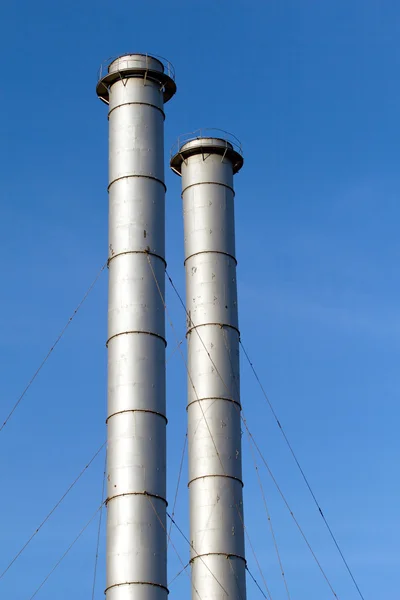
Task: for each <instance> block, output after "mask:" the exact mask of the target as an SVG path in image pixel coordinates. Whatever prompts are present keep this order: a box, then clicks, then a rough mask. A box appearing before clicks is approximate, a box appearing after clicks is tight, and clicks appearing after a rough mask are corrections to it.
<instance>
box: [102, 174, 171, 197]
mask: <svg viewBox="0 0 400 600" xmlns="http://www.w3.org/2000/svg"><path fill="white" fill-rule="evenodd" d="M133 177H143V179H151V180H152V181H157V183H161V185H162V186H163V188H164V190H165V191H167V186H166V185H165V183H164V182H163V181H162V180H161V179H158V177H153V175H144V174H143V173H141V174H140V175H139V174H138V175H137V174H136V173H132V174H131V175H121V177H117V178H116V179H113V180H112V181H111V182H110V183H109V184H108V187H107V191H108V192H109V191H110V187H111V186H112V185H113V183H116V182H117V181H122V179H131V178H133Z"/></svg>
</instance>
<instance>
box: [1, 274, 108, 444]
mask: <svg viewBox="0 0 400 600" xmlns="http://www.w3.org/2000/svg"><path fill="white" fill-rule="evenodd" d="M106 267H107V263H105V264H104V265H103V266H102V267H101V269H100V271H99V272H98V273H97V275H96V277H95V279H94V280H93V281H92V283H91V284H90V286H89V288H88V289H87V290H86V292H85V295H84V296H83V298H82V300H81V301H80V302H79V304H78V306H77V307H76V308H75V310H74V312H73V313H72V315H71V316H70V318H69V319H68V321H67V322H66V324H65V325H64V327H63V329H62V330H61V332H60V334H59V335H58V337H57V339H56V341H55V342H54V343H53V345H52V346H51V348H50V350H49V351H48V352H47V354H46V356H45V357H44V359H43V360H42V362H41V363H40V365H39V367H38V368H37V369H36V371H35V373H34V374H33V376H32V377H31V379H30V380H29V382H28V384H27V386H26V387H25V389H24V390H23V392H22V394H21V395H20V396H19V398H18V399H17V401H16V403H15V404H14V406H13V407H12V409H11V411H10V412H9V414H8V416H7V417H6V419H5V421H3V424H2V425H1V426H0V432H1V431H2V430H3V429H4V427H5V426H6V425H7V423H8V421H9V420H10V419H11V417H12V415H13V414H14V412H15V410H16V408H17V406H18V405H19V403H20V402H21V400H22V399H23V398H24V396H25V394H26V393H27V391H28V390H29V388H30V387H31V385H32V384H33V382H34V381H35V379H36V377H37V376H38V375H39V373H40V371H41V370H42V369H43V367H44V365H45V364H46V362H47V361H48V359H49V358H50V355H51V353H52V352H53V350H54V349H55V347H56V346H57V344H58V343H59V341H60V340H61V338H62V337H63V335H64V333H65V332H66V331H67V329H68V327H69V326H70V325H71V323H72V321H73V319H74V317H75V316H76V314H77V313H78V311H79V309H80V308H81V306H82V304H83V303H84V302H85V300H86V298H87V297H88V296H89V294H90V292H91V291H92V289H93V288H94V286H95V285H96V283H97V281H98V279H99V278H100V275H101V274H102V272H103V271H104V269H105V268H106Z"/></svg>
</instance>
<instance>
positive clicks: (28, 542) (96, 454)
mask: <svg viewBox="0 0 400 600" xmlns="http://www.w3.org/2000/svg"><path fill="white" fill-rule="evenodd" d="M105 445H106V442H104V443H103V444H102V445H101V446H100V448H99V449H98V450H97V451H96V453H95V454H94V455H93V456H92V458H91V459H90V461H89V462H88V463H87V465H85V467H84V468H83V469H82V471H81V472H80V473H79V475H78V476H77V477H76V478H75V479H74V481H73V482H72V483H71V485H70V486H69V487H68V489H67V490H66V491H65V492H64V494H63V495H62V496H61V498H60V499H59V500H58V501H57V502H56V504H55V505H54V506H53V508H52V509H51V511H50V512H49V513H48V514H47V516H46V517H45V518H44V519H43V521H42V522H41V523H40V525H39V527H38V528H37V529H35V531H34V532H33V534H32V535H31V537H30V538H29V539H28V540H27V541H26V542H25V544H24V545H23V546H22V548H21V549H20V550H19V552H17V554H16V555H15V556H14V558H13V559H12V560H11V562H10V563H9V564H8V566H7V567H6V568H5V569H4V571H3V572H2V573H1V575H0V579H3V577H4V575H5V574H6V573H7V571H8V570H9V569H10V567H12V565H13V564H14V563H15V561H16V560H18V558H19V557H20V556H21V554H22V553H23V552H24V550H25V549H26V548H27V547H28V546H29V544H30V543H31V541H32V540H33V538H34V537H35V536H36V535H37V534H38V533H39V531H40V530H41V529H42V527H43V525H45V523H47V521H48V520H49V519H50V517H51V515H52V514H53V513H54V512H55V511H56V510H57V508H58V507H59V506H60V504H61V503H62V501H63V500H64V499H65V498H66V497H67V496H68V494H69V492H70V491H71V490H72V488H73V487H74V486H75V484H76V483H77V482H78V481H79V479H80V478H81V477H82V475H83V474H84V473H85V471H86V470H87V469H88V468H89V467H90V465H91V464H92V462H93V461H94V460H95V458H96V457H97V456H98V455H99V454H100V452H101V451H102V449H103V448H104V446H105Z"/></svg>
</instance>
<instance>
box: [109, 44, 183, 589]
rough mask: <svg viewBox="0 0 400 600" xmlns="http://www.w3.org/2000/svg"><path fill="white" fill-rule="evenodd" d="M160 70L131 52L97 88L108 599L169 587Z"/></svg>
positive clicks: (162, 93)
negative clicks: (104, 227)
mask: <svg viewBox="0 0 400 600" xmlns="http://www.w3.org/2000/svg"><path fill="white" fill-rule="evenodd" d="M152 73H153V75H152ZM154 73H158V75H157V76H156V75H154ZM168 77H169V76H168V74H166V73H165V69H164V66H163V64H162V63H161V62H160V61H159V60H157V59H156V58H152V57H149V56H148V55H133V54H132V55H125V56H123V57H120V58H117V59H116V60H114V61H113V62H112V63H111V65H110V66H109V69H108V70H107V73H106V74H105V75H104V74H103V76H102V79H101V81H100V82H99V84H98V86H97V92H98V95H99V97H100V98H101V99H102V100H105V96H106V100H107V102H109V186H108V191H109V262H108V266H109V301H108V341H107V346H108V417H107V427H108V465H107V479H108V490H107V558H106V560H107V569H106V577H107V583H106V597H107V600H133V598H135V600H166V598H167V594H168V590H167V553H166V549H167V544H166V499H165V498H166V423H167V420H166V415H165V412H166V411H165V346H166V342H165V317H164V306H163V304H162V301H161V298H160V294H159V292H158V290H157V287H156V285H155V282H154V279H153V276H152V273H151V270H150V269H149V260H150V261H151V267H152V269H153V271H154V273H155V275H156V277H157V280H158V284H159V286H160V288H161V290H162V291H163V290H164V279H165V258H164V256H165V234H164V229H165V208H164V204H165V184H164V112H163V107H164V99H165V90H164V89H162V85H161V84H162V83H165V81H166V78H167V79H168ZM172 83H173V82H172ZM171 85H172V84H171ZM174 86H175V84H173V86H172V88H173V89H175V87H174ZM172 88H170V89H172ZM105 89H106V92H105Z"/></svg>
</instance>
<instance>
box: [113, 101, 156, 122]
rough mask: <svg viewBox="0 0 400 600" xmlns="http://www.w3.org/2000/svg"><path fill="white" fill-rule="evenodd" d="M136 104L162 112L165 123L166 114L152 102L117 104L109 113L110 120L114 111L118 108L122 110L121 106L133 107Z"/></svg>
mask: <svg viewBox="0 0 400 600" xmlns="http://www.w3.org/2000/svg"><path fill="white" fill-rule="evenodd" d="M135 104H139V105H142V106H151V108H155V109H156V110H158V111H160V113H161V114H162V116H163V118H164V121H165V112H164V111H163V109H162V108H160V107H159V106H157V105H156V104H151V103H150V102H123V103H122V104H117V106H114V107H113V108H112V109H111V110H109V111H108V118H110V115H111V113H112V112H114V110H116V109H117V108H121V106H132V105H135Z"/></svg>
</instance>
